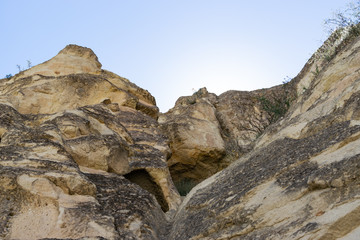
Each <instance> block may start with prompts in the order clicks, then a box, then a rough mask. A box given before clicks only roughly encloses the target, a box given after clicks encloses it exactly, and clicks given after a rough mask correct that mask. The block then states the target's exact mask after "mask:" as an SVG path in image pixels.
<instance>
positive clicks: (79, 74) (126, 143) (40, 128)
mask: <svg viewBox="0 0 360 240" xmlns="http://www.w3.org/2000/svg"><path fill="white" fill-rule="evenodd" d="M100 67H101V64H100V63H99V62H98V60H97V57H96V55H95V54H94V53H93V52H92V51H91V50H90V49H88V48H83V47H79V46H75V45H69V46H67V47H66V48H65V49H63V50H62V51H60V53H59V54H58V55H57V56H55V57H54V58H52V59H51V60H49V61H47V62H45V63H43V64H40V65H38V66H35V67H33V68H31V69H28V70H26V71H24V72H21V73H19V74H17V75H15V76H14V77H12V78H11V79H2V80H1V81H0V92H1V97H0V98H1V99H0V108H1V111H0V152H1V154H0V185H1V188H0V219H1V220H0V238H1V239H42V238H58V239H68V238H71V239H78V238H82V237H94V238H95V237H99V238H100V237H103V238H106V239H125V238H127V239H130V238H135V239H136V238H139V237H142V238H143V239H158V238H161V236H162V232H163V224H164V222H166V216H165V214H164V212H166V211H169V210H170V211H169V212H173V211H175V210H176V209H177V207H178V206H179V204H180V196H179V194H178V192H177V190H176V189H175V187H174V185H173V182H172V179H171V176H170V173H169V171H168V168H167V164H166V160H167V158H168V155H169V154H170V149H169V147H168V140H167V138H166V137H164V136H163V134H162V132H161V130H160V128H159V126H158V123H157V121H156V119H157V115H158V108H157V107H156V105H155V100H154V98H153V97H152V96H151V95H150V93H148V92H147V91H146V90H143V89H141V88H139V87H137V86H136V85H134V84H132V83H130V82H129V81H128V80H127V79H124V78H121V77H119V76H117V75H115V74H113V73H110V72H108V71H105V70H101V69H100ZM140 186H141V187H140Z"/></svg>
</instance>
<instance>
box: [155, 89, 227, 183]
mask: <svg viewBox="0 0 360 240" xmlns="http://www.w3.org/2000/svg"><path fill="white" fill-rule="evenodd" d="M203 91H204V93H205V91H206V89H204V90H203ZM205 94H207V91H206V93H205ZM187 100H188V99H186V98H183V99H179V100H178V102H177V104H176V106H175V107H174V108H173V109H171V110H170V111H169V112H167V113H166V114H164V115H162V116H161V117H160V119H159V122H160V124H161V126H162V128H163V129H164V131H165V132H166V134H167V136H168V137H169V139H170V146H171V150H172V155H171V158H170V159H169V160H168V165H169V168H170V172H171V175H172V177H173V179H174V181H180V180H181V179H194V180H196V181H199V180H203V179H205V178H207V177H209V176H211V175H212V174H214V173H216V172H217V171H219V161H220V160H221V158H222V157H223V156H224V155H225V144H224V141H223V139H222V137H221V133H220V126H219V123H218V121H217V119H216V115H215V111H216V110H215V108H214V106H213V105H212V104H211V103H210V102H209V101H208V100H207V99H205V98H199V99H195V100H194V101H195V102H193V103H190V104H189V103H187V102H186V101H187ZM188 101H192V99H190V100H188Z"/></svg>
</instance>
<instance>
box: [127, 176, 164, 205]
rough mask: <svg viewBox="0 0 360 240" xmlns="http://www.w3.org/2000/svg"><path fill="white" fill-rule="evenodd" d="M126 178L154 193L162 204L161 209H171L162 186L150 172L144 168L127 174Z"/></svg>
mask: <svg viewBox="0 0 360 240" xmlns="http://www.w3.org/2000/svg"><path fill="white" fill-rule="evenodd" d="M124 177H125V178H126V179H128V180H129V181H130V182H132V183H135V184H137V185H139V186H140V187H141V188H142V189H144V190H146V191H148V192H149V193H151V194H153V195H154V196H155V198H156V200H157V202H158V203H159V205H160V206H161V209H162V210H163V211H164V212H167V211H169V206H168V204H167V202H166V200H165V197H164V194H163V193H162V190H161V188H160V187H159V186H158V185H157V184H156V183H155V182H154V180H153V179H152V178H151V176H150V175H149V173H148V172H147V171H146V170H144V169H139V170H134V171H132V172H130V173H128V174H126V175H124Z"/></svg>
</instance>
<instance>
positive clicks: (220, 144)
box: [159, 83, 296, 182]
mask: <svg viewBox="0 0 360 240" xmlns="http://www.w3.org/2000/svg"><path fill="white" fill-rule="evenodd" d="M295 98H296V88H295V86H294V83H286V84H284V85H280V86H275V87H273V88H269V89H261V90H256V91H251V92H247V91H234V90H232V91H227V92H225V93H223V94H221V95H220V96H216V95H215V94H213V93H209V92H208V91H207V90H206V88H202V89H200V90H199V91H198V92H196V93H194V94H193V95H192V96H187V97H180V98H179V99H178V100H177V102H176V104H175V106H174V108H172V109H170V110H169V111H168V112H166V113H165V114H161V115H160V117H159V123H160V125H161V127H162V128H163V130H164V132H165V133H166V135H167V136H168V137H169V139H170V147H171V150H172V156H171V158H170V159H169V160H168V165H169V168H170V171H171V175H172V177H173V179H174V181H175V182H181V181H183V180H188V179H190V180H191V181H193V182H200V181H202V180H204V179H206V178H208V177H210V176H211V175H213V174H215V173H216V172H218V171H220V170H222V169H224V168H225V167H227V166H229V165H230V164H231V163H232V162H233V161H234V160H236V159H238V158H239V157H240V156H242V155H244V154H246V153H248V152H250V151H251V150H252V149H253V147H254V142H255V140H256V139H257V138H258V137H259V136H260V135H261V134H262V133H263V132H264V130H265V129H266V128H267V127H268V126H269V125H270V124H271V123H272V122H273V121H275V120H277V118H278V117H280V116H278V115H279V114H278V113H277V112H275V113H273V112H271V110H272V109H268V110H267V109H264V106H263V105H264V101H267V102H266V103H267V104H273V105H274V107H278V108H279V109H275V110H282V111H284V112H285V111H286V110H287V108H288V106H286V105H285V104H286V103H285V102H284V101H288V103H290V102H291V101H293V100H294V99H295ZM276 104H277V105H276ZM278 105H279V106H278ZM280 105H281V106H280ZM280 108H283V109H280ZM285 108H286V109H285ZM275 114H278V115H275Z"/></svg>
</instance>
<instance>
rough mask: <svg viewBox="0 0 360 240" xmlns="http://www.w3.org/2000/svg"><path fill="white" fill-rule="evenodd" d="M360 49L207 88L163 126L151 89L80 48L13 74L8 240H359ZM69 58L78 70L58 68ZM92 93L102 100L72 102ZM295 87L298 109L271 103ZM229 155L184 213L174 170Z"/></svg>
mask: <svg viewBox="0 0 360 240" xmlns="http://www.w3.org/2000/svg"><path fill="white" fill-rule="evenodd" d="M359 49H360V38H354V37H352V38H347V39H345V40H344V41H343V42H342V43H340V44H337V47H336V49H335V53H336V55H334V57H333V58H332V60H331V61H330V62H327V61H325V60H324V59H323V58H318V57H317V56H316V54H315V57H313V58H311V59H310V60H309V62H308V63H307V64H306V65H305V67H304V69H303V70H302V71H301V72H300V74H299V75H298V76H297V77H296V78H295V79H293V80H292V81H291V82H290V83H289V84H287V85H285V86H276V87H273V88H270V89H262V90H258V91H253V92H239V91H229V92H226V93H224V94H222V95H220V96H216V95H214V94H211V93H208V92H207V91H206V89H201V90H200V91H199V92H197V93H195V94H194V95H193V96H189V97H182V98H180V99H179V100H178V102H177V103H176V106H175V107H174V108H173V109H172V110H170V111H169V112H168V113H166V114H161V115H160V116H159V119H158V120H159V121H157V117H158V110H157V108H156V105H155V100H154V99H153V97H152V96H151V95H150V94H149V93H148V92H147V91H146V90H142V89H140V88H138V87H137V86H136V85H134V84H131V83H130V82H129V81H128V80H126V79H123V78H121V77H119V76H117V75H115V74H112V73H110V72H107V71H104V70H101V69H99V68H100V66H99V65H98V64H97V59H96V56H95V57H94V56H93V55H92V51H89V50H88V49H81V48H79V47H77V46H70V47H68V49H67V50H63V51H62V52H60V53H59V57H58V58H56V57H55V58H53V59H51V60H49V61H48V62H47V63H44V64H43V65H39V66H42V67H39V66H37V67H34V69H29V70H28V71H26V72H24V73H21V74H19V75H17V76H15V77H13V78H11V79H3V80H2V81H1V82H0V92H1V95H0V96H1V97H0V238H1V239H5V240H7V239H30V240H31V239H154V240H155V239H160V240H163V239H164V240H165V239H166V240H168V239H170V240H171V239H174V240H175V239H176V240H182V239H184V240H185V239H192V240H195V239H208V240H210V239H324V240H325V239H326V240H327V239H358V236H359V233H360V230H359V229H360V217H359V216H360V200H359V193H360V171H359V170H360V148H359V146H360V80H359V79H360V52H359V51H360V50H359ZM319 51H320V50H319ZM67 52H68V53H67ZM54 59H55V60H56V61H53V60H54ZM64 59H69V61H70V62H71V61H75V60H76V61H80V63H77V64H79V66H75V67H74V69H73V70H70V68H68V67H61V66H60V67H58V66H56V64H55V66H54V65H52V62H53V63H56V62H58V63H60V62H61V61H63V60H64ZM81 59H83V60H81ZM66 61H67V60H66ZM66 61H65V60H64V61H63V63H62V64H66ZM76 61H75V62H76ZM82 61H84V62H82ZM50 63H51V64H50ZM71 63H74V62H71ZM84 66H85V67H84ZM54 69H62V70H61V71H63V73H64V74H62V72H60V73H59V74H58V75H59V76H57V75H56V73H52V72H51V71H53V72H54ZM79 69H80V70H79ZM35 70H36V71H35ZM42 70H43V72H42V73H41V74H40V73H39V72H40V71H42ZM93 70H94V71H93ZM42 74H43V75H42ZM54 74H55V75H54ZM87 81H88V82H87ZM64 83H66V84H68V85H69V86H67V85H66V86H63V84H64ZM77 84H78V85H77ZM46 85H48V86H49V89H55V87H59V89H58V90H59V92H61V91H62V89H63V91H62V92H63V93H64V94H63V95H61V94H60V93H56V92H55V91H54V90H51V91H49V92H48V93H46V94H48V95H50V96H52V97H53V98H55V97H56V98H60V99H56V100H57V101H58V103H54V104H51V103H48V102H47V101H51V99H52V97H51V98H50V97H48V98H46V97H43V95H42V94H43V92H42V90H44V89H46ZM92 85H93V86H95V85H96V87H94V88H93V87H91V86H92ZM61 87H62V88H61ZM37 88H38V89H42V90H40V91H37V92H36V91H33V90H34V89H37ZM80 88H82V89H84V91H95V92H96V91H98V90H96V89H101V91H103V93H100V92H97V93H98V94H103V95H102V96H101V97H99V96H95V95H93V96H94V99H89V98H88V96H87V94H86V93H87V92H82V90H81V91H80V92H79V94H78V95H77V96H76V97H75V96H72V95H74V94H75V93H76V90H78V89H80ZM74 89H75V90H74ZM111 89H112V90H111ZM17 90H18V91H17ZM295 90H296V93H297V95H298V98H297V99H296V100H295V101H294V102H293V103H292V105H291V107H290V109H289V111H288V112H287V113H286V115H281V117H280V116H275V115H272V113H271V112H269V111H266V110H265V109H264V108H261V103H262V102H261V97H266V98H267V99H271V98H273V99H275V101H276V98H277V97H278V96H281V97H282V96H283V94H285V95H286V94H288V95H289V96H291V97H293V96H294V95H295V94H294V92H295ZM74 91H75V92H74ZM81 92H82V93H81ZM112 93H114V95H112ZM115 93H116V94H115ZM90 94H91V93H90ZM62 96H64V97H63V98H61V97H62ZM286 96H287V95H286ZM65 98H67V99H68V101H65ZM27 101H28V102H31V103H33V104H32V105H31V104H29V103H28V102H27ZM46 104H47V105H46ZM43 105H44V106H43ZM24 106H26V107H24ZM31 106H32V108H31ZM34 106H35V107H34ZM29 107H30V109H29ZM166 135H168V137H167V136H166ZM237 157H239V158H238V159H237V160H236V161H234V159H235V158H237ZM231 162H232V164H231V165H230V166H229V167H227V168H225V169H224V170H222V171H220V172H218V173H216V174H215V175H213V176H211V177H209V178H207V179H206V180H204V181H203V182H201V183H200V184H198V185H197V186H196V187H195V188H193V189H192V191H191V192H190V193H189V194H188V195H187V196H186V197H185V199H184V200H183V202H182V203H181V205H180V207H179V208H178V206H179V204H180V198H179V194H178V193H177V191H176V189H175V187H174V185H173V181H172V178H171V176H170V172H171V173H172V174H173V177H174V179H175V180H178V179H182V178H190V179H195V180H198V181H199V180H201V179H203V178H206V177H207V176H209V175H211V174H213V173H215V172H216V171H219V170H220V169H221V168H223V167H224V166H226V165H228V164H229V163H231ZM168 165H169V167H170V171H169V168H168ZM164 212H166V213H164Z"/></svg>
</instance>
